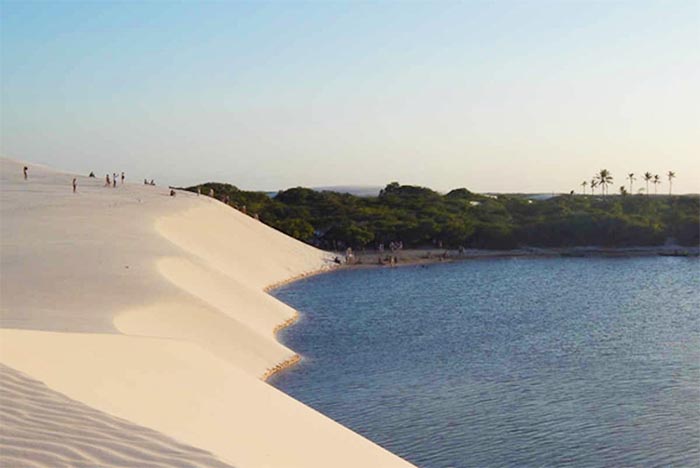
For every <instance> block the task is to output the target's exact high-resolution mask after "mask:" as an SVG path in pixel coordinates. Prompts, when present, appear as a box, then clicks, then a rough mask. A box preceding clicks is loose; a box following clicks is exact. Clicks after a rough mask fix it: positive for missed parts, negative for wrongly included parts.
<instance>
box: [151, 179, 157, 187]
mask: <svg viewBox="0 0 700 468" xmlns="http://www.w3.org/2000/svg"><path fill="white" fill-rule="evenodd" d="M151 185H153V186H154V187H155V185H156V181H155V180H153V179H151Z"/></svg>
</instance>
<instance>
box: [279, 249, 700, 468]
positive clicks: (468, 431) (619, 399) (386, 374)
mask: <svg viewBox="0 0 700 468" xmlns="http://www.w3.org/2000/svg"><path fill="white" fill-rule="evenodd" d="M699 286H700V262H698V260H697V259H686V258H669V257H651V258H636V259H606V258H593V259H587V258H562V259H527V260H523V259H501V260H475V261H467V262H462V263H453V264H446V265H431V266H428V267H406V268H396V269H389V268H386V269H367V270H355V271H348V270H345V271H340V272H335V273H331V274H327V275H321V276H316V277H313V278H310V279H307V280H303V281H299V282H297V283H293V284H291V285H288V286H285V287H283V288H281V289H278V290H277V291H276V292H275V295H276V296H277V297H278V298H279V299H281V300H282V301H284V302H286V303H288V304H290V305H292V306H293V307H295V308H297V309H298V310H300V311H301V312H302V318H301V320H300V322H299V323H298V324H296V325H295V326H293V327H291V328H289V329H287V330H286V331H284V332H283V333H282V336H281V339H282V341H283V342H284V343H285V344H287V345H288V346H289V347H291V348H292V349H294V350H296V351H297V352H299V353H300V354H301V355H302V356H303V358H304V359H303V360H302V363H301V364H300V365H298V366H296V367H294V368H292V369H291V370H289V371H287V372H283V373H282V374H279V375H278V376H277V377H275V378H274V380H273V381H272V383H273V384H274V385H275V386H276V387H278V388H280V389H281V390H283V391H284V392H287V393H289V394H290V395H292V396H293V397H295V398H297V399H299V400H301V401H303V402H305V403H306V404H308V405H310V406H312V407H314V408H316V409H318V410H320V411H321V412H323V413H325V414H326V415H328V416H330V417H331V418H333V419H335V420H337V421H339V422H341V423H342V424H344V425H346V426H348V427H350V428H352V429H353V430H355V431H356V432H359V433H360V434H363V435H364V436H366V437H368V438H369V439H371V440H373V441H375V442H377V443H379V444H380V445H382V446H384V447H386V448H387V449H389V450H391V451H392V452H394V453H396V454H398V455H400V456H402V457H404V458H406V459H408V460H410V461H411V462H413V463H415V464H417V465H419V466H422V467H466V466H469V467H472V466H542V465H547V466H552V465H573V466H639V465H645V466H652V465H656V466H659V465H677V466H688V465H694V466H697V465H698V464H699V463H700V462H699V460H700V293H699V292H698V291H699V289H700V288H699Z"/></svg>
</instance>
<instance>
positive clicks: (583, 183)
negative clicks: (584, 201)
mask: <svg viewBox="0 0 700 468" xmlns="http://www.w3.org/2000/svg"><path fill="white" fill-rule="evenodd" d="M586 185H588V182H586V181H585V180H584V181H583V182H581V188H582V189H583V194H584V195H585V194H586Z"/></svg>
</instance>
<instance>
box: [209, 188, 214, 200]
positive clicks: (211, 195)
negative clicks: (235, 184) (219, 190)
mask: <svg viewBox="0 0 700 468" xmlns="http://www.w3.org/2000/svg"><path fill="white" fill-rule="evenodd" d="M209 196H210V197H212V198H214V189H213V188H210V189H209Z"/></svg>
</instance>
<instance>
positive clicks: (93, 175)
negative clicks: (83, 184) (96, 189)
mask: <svg viewBox="0 0 700 468" xmlns="http://www.w3.org/2000/svg"><path fill="white" fill-rule="evenodd" d="M88 177H91V178H93V179H94V178H95V173H94V172H92V171H90V175H89V176H88Z"/></svg>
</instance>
